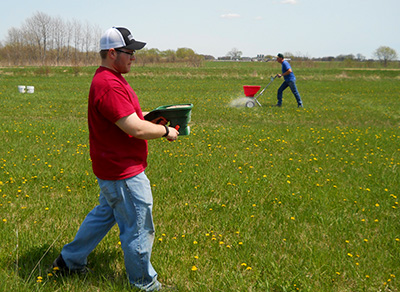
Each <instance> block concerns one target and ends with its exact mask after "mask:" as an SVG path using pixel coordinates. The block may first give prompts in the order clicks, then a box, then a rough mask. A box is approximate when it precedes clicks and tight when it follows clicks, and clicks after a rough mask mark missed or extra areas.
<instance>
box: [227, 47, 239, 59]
mask: <svg viewBox="0 0 400 292" xmlns="http://www.w3.org/2000/svg"><path fill="white" fill-rule="evenodd" d="M226 55H227V56H228V57H231V59H232V60H240V58H241V57H242V55H243V53H242V52H241V51H239V50H238V49H236V48H233V49H232V50H231V51H229V52H228V54H226Z"/></svg>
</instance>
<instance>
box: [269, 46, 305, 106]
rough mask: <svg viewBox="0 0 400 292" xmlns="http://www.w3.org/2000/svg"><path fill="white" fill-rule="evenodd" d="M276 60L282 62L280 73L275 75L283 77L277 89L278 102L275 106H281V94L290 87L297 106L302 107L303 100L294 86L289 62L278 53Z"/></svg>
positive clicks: (294, 81) (294, 82) (293, 77)
mask: <svg viewBox="0 0 400 292" xmlns="http://www.w3.org/2000/svg"><path fill="white" fill-rule="evenodd" d="M276 60H277V62H278V63H280V64H282V74H278V75H277V76H278V77H279V78H281V77H282V76H283V78H284V79H285V80H284V81H283V83H282V85H281V86H280V87H279V89H278V103H277V104H276V106H278V107H281V106H282V95H283V91H284V90H285V89H286V88H288V87H290V89H291V90H292V93H293V94H294V97H295V98H296V101H297V107H303V102H302V101H301V97H300V93H299V91H298V90H297V86H296V77H295V76H294V73H293V71H292V67H291V66H290V64H289V62H288V61H286V60H285V57H284V56H283V54H281V53H279V54H278V55H277V59H276Z"/></svg>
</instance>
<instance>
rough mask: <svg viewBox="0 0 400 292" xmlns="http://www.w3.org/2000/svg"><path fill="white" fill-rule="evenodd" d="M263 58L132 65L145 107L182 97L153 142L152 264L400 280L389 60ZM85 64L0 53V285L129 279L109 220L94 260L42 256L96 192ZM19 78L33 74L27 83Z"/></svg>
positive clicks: (195, 287)
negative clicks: (186, 125)
mask: <svg viewBox="0 0 400 292" xmlns="http://www.w3.org/2000/svg"><path fill="white" fill-rule="evenodd" d="M278 65H279V64H272V63H217V62H213V63H206V64H205V66H203V67H200V68H188V67H183V66H148V67H134V68H133V69H132V72H131V73H129V74H128V75H126V79H127V80H128V81H129V82H130V84H131V85H132V87H133V88H134V89H135V91H136V93H137V94H138V96H139V99H140V101H141V105H142V108H143V110H145V111H148V110H151V109H153V108H155V107H157V106H159V105H167V104H176V103H193V104H194V107H193V111H192V122H191V134H190V135H189V136H182V137H181V138H180V139H179V140H178V141H176V142H173V143H171V142H168V141H166V140H165V139H159V140H154V141H150V142H149V150H150V153H149V167H148V169H147V175H148V177H149V178H150V180H151V182H152V187H153V196H154V203H155V205H154V220H155V225H156V240H155V243H154V248H153V255H152V263H153V265H154V267H155V268H156V270H157V272H158V273H159V280H160V281H161V282H163V283H165V284H168V285H173V286H175V287H176V288H177V291H399V290H400V283H399V281H400V213H399V210H400V206H399V204H398V202H399V196H400V185H399V184H400V177H399V167H400V146H399V145H400V99H399V97H400V96H399V95H400V94H399V92H400V71H399V70H395V69H394V70H383V69H379V68H375V69H368V70H367V69H366V68H362V69H357V68H345V67H344V66H342V64H339V65H332V64H330V63H327V64H314V63H309V64H298V63H294V64H293V65H292V66H293V69H294V71H295V73H296V75H297V79H298V82H297V85H298V89H299V91H300V94H301V95H302V98H303V101H304V106H305V108H304V109H300V110H299V109H297V107H296V102H295V99H294V97H293V95H292V94H291V93H290V92H289V91H286V92H285V94H284V104H283V107H282V108H274V107H271V105H273V104H275V103H276V90H277V88H278V87H279V85H280V82H281V80H278V79H277V80H275V81H274V82H273V83H272V84H271V86H270V87H269V88H268V90H267V91H266V93H265V94H264V95H263V96H262V97H260V98H259V101H260V102H261V104H262V105H263V106H262V107H255V108H252V109H248V108H243V107H230V106H229V104H230V103H231V102H232V101H233V100H235V99H237V98H239V97H243V96H244V93H243V89H242V85H247V84H254V85H266V84H267V83H268V82H269V77H270V76H272V75H274V74H276V73H279V69H280V68H279V66H278ZM94 70H95V68H93V67H90V68H0V112H1V115H0V126H1V136H2V142H1V143H0V149H1V151H0V167H1V169H0V240H1V245H0V291H82V292H83V291H84V292H87V291H130V290H131V289H130V287H129V284H128V281H127V279H126V275H125V270H124V269H125V268H124V263H123V255H122V250H121V248H120V245H119V237H118V235H119V231H118V228H117V226H115V227H114V228H113V229H112V231H111V232H110V233H109V234H108V235H107V236H106V237H105V238H104V240H103V241H102V242H101V243H100V245H99V246H98V247H97V248H96V249H95V251H94V252H93V253H92V254H91V255H90V257H89V267H90V268H91V269H92V270H93V273H92V274H90V275H87V276H71V277H55V276H54V275H52V274H48V273H47V271H46V270H47V267H48V266H49V265H50V264H51V262H52V261H53V260H54V258H55V257H56V256H57V255H58V254H59V252H60V250H61V248H62V246H63V245H64V244H66V243H68V242H69V241H71V240H72V239H73V236H74V235H75V233H76V231H77V228H78V227H79V225H80V223H81V222H82V220H83V219H84V217H85V215H86V214H87V213H88V212H89V211H90V210H91V209H92V208H93V207H94V206H95V205H96V204H97V199H98V193H99V189H98V186H97V182H96V180H95V177H94V175H93V173H92V171H91V163H90V157H89V145H88V128H87V123H86V110H87V95H88V89H89V86H90V81H91V78H92V75H93V73H94ZM18 85H33V86H35V93H34V94H27V93H25V94H20V93H18V90H17V86H18Z"/></svg>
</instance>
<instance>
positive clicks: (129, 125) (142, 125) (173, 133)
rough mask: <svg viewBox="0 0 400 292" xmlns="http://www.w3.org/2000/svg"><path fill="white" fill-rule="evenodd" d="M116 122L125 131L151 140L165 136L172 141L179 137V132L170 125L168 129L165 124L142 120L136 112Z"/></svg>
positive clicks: (139, 137) (136, 136)
mask: <svg viewBox="0 0 400 292" xmlns="http://www.w3.org/2000/svg"><path fill="white" fill-rule="evenodd" d="M115 124H116V125H117V126H118V127H119V128H120V129H121V130H122V131H124V132H125V133H127V134H128V135H131V136H133V137H135V138H138V139H143V140H151V139H157V138H161V137H164V135H165V134H167V132H168V134H167V136H165V138H167V139H168V140H170V141H173V140H176V139H177V138H178V134H179V132H178V131H177V130H176V129H174V128H172V127H168V131H167V129H166V127H165V126H163V125H157V124H153V123H151V122H149V121H145V120H141V119H140V118H139V117H138V116H137V114H136V113H133V114H131V115H129V116H126V117H123V118H121V119H119V120H118V121H116V122H115Z"/></svg>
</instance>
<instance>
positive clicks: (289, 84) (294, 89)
mask: <svg viewBox="0 0 400 292" xmlns="http://www.w3.org/2000/svg"><path fill="white" fill-rule="evenodd" d="M288 87H290V89H291V90H292V92H293V94H294V97H295V98H296V101H297V105H302V104H303V102H302V101H301V97H300V93H299V91H298V90H297V86H296V81H283V83H282V85H281V87H279V89H278V105H282V95H283V91H284V90H285V89H286V88H288Z"/></svg>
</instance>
